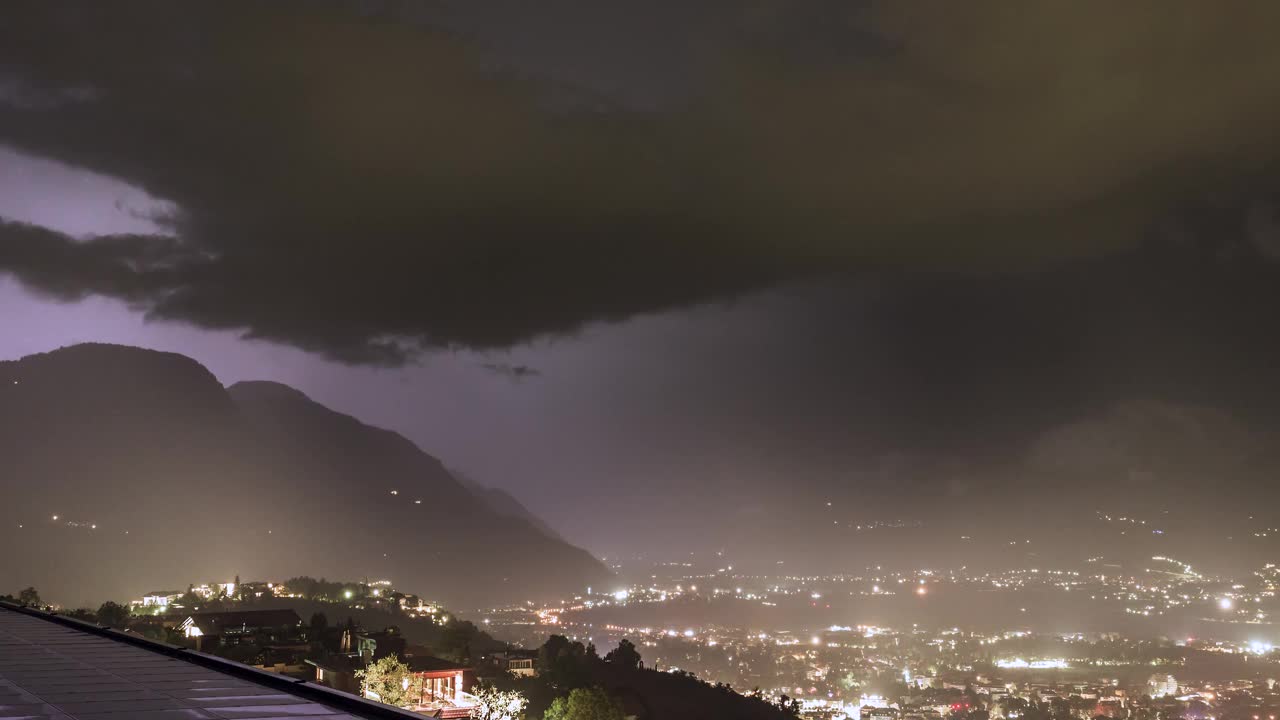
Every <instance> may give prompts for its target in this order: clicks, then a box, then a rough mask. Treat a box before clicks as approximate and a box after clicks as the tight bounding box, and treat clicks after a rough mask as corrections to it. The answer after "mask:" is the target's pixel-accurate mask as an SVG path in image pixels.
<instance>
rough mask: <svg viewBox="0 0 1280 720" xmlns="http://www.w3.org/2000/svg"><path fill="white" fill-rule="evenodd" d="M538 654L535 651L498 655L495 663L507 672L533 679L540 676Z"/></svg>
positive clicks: (494, 659)
mask: <svg viewBox="0 0 1280 720" xmlns="http://www.w3.org/2000/svg"><path fill="white" fill-rule="evenodd" d="M537 657H538V653H537V652H534V651H523V652H522V651H519V650H515V651H511V652H503V653H496V654H494V655H493V661H494V663H496V664H497V666H498V668H499V669H501V670H506V671H507V672H509V673H511V674H512V675H516V676H517V677H533V676H535V675H537V674H538V668H537V667H536V665H535V662H536V660H537Z"/></svg>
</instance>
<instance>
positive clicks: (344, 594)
mask: <svg viewBox="0 0 1280 720" xmlns="http://www.w3.org/2000/svg"><path fill="white" fill-rule="evenodd" d="M342 597H344V598H346V599H348V600H350V599H351V591H350V590H347V591H346V592H344V593H342Z"/></svg>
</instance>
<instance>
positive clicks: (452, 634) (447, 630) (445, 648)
mask: <svg viewBox="0 0 1280 720" xmlns="http://www.w3.org/2000/svg"><path fill="white" fill-rule="evenodd" d="M479 635H480V630H479V629H478V628H477V627H476V626H475V623H472V622H471V621H470V620H458V619H457V618H454V619H452V620H450V621H449V624H447V625H445V626H444V632H442V633H441V634H440V642H439V643H438V644H437V645H436V649H437V650H439V651H440V652H441V653H443V654H444V655H446V656H451V657H452V659H455V660H460V661H462V662H469V661H470V659H471V643H472V641H474V640H475V639H476V637H477V636H479Z"/></svg>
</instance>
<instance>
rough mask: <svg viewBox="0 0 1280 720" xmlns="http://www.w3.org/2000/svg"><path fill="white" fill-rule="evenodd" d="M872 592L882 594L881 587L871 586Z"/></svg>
mask: <svg viewBox="0 0 1280 720" xmlns="http://www.w3.org/2000/svg"><path fill="white" fill-rule="evenodd" d="M871 592H873V593H878V592H880V586H879V585H872V586H871Z"/></svg>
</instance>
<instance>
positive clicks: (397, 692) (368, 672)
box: [356, 655, 422, 707]
mask: <svg viewBox="0 0 1280 720" xmlns="http://www.w3.org/2000/svg"><path fill="white" fill-rule="evenodd" d="M356 677H357V678H358V679H359V680H360V687H361V689H363V690H364V691H365V692H366V693H373V694H375V695H377V696H378V700H380V701H382V702H384V703H386V704H388V705H396V706H400V707H403V706H406V705H409V704H410V703H412V701H413V700H414V699H416V698H420V697H422V678H421V677H419V676H417V675H414V674H413V673H411V672H409V666H408V665H406V664H405V663H404V661H402V660H401V659H400V658H398V657H396V656H395V655H388V656H386V657H384V658H382V659H381V660H377V661H375V662H372V663H370V664H369V666H368V667H366V668H365V669H363V670H360V671H358V672H356Z"/></svg>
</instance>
